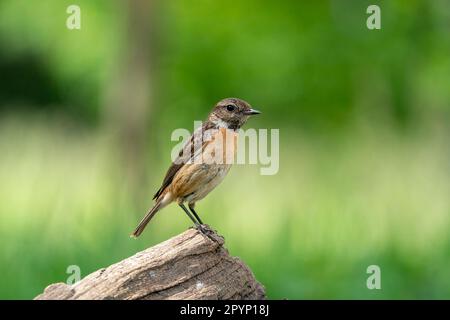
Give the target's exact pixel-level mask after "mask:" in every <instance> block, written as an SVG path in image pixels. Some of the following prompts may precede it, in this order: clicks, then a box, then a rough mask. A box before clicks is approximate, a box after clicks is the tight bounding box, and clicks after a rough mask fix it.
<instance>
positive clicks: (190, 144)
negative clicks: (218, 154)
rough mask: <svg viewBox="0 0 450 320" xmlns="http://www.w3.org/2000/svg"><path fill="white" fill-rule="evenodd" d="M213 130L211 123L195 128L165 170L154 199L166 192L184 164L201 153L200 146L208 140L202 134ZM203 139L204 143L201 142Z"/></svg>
mask: <svg viewBox="0 0 450 320" xmlns="http://www.w3.org/2000/svg"><path fill="white" fill-rule="evenodd" d="M212 128H214V124H213V123H211V122H209V121H208V122H205V123H203V125H202V126H201V127H199V128H197V129H196V130H195V131H194V133H193V134H192V135H191V137H190V139H189V140H188V141H187V142H186V143H185V144H184V146H183V148H182V149H181V150H180V153H179V154H178V157H177V158H176V159H175V161H174V162H172V165H171V166H170V167H169V170H167V173H166V176H165V177H164V180H163V183H162V185H161V187H160V188H159V190H158V191H157V192H156V193H155V195H154V196H153V200H154V199H158V197H159V196H160V195H161V194H162V193H163V192H164V190H166V188H167V187H168V186H169V185H170V183H171V182H172V180H173V178H174V177H175V175H176V174H177V172H178V171H179V170H180V169H181V168H182V167H183V166H184V164H185V163H187V162H189V160H191V159H193V158H194V157H195V155H196V154H197V153H198V152H199V151H201V149H202V145H203V144H204V143H205V141H206V140H208V138H207V137H203V134H204V133H205V132H207V130H209V129H212ZM203 139H204V140H205V141H203Z"/></svg>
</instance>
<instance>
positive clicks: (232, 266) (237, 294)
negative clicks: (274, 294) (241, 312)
mask: <svg viewBox="0 0 450 320" xmlns="http://www.w3.org/2000/svg"><path fill="white" fill-rule="evenodd" d="M223 244H224V240H223V238H222V237H220V236H219V235H217V233H215V232H213V231H210V233H209V234H208V236H206V235H203V234H201V233H200V232H199V231H197V230H194V229H189V230H187V231H186V232H184V233H182V234H180V235H178V236H175V237H173V238H171V239H169V240H167V241H165V242H163V243H160V244H158V245H156V246H154V247H151V248H148V249H146V250H144V251H141V252H139V253H137V254H135V255H134V256H132V257H129V258H127V259H125V260H123V261H121V262H118V263H116V264H113V265H111V266H109V267H107V268H103V269H100V270H98V271H96V272H94V273H92V274H90V275H88V276H87V277H85V278H84V279H82V280H81V281H79V282H78V283H76V284H74V285H67V284H64V283H56V284H52V285H50V286H48V287H47V288H46V289H45V291H44V292H43V293H42V294H40V295H39V296H37V297H36V298H35V299H58V300H59V299H61V300H69V299H129V300H139V299H144V300H145V299H264V298H265V291H264V287H263V286H262V285H261V284H260V283H258V282H257V281H256V279H255V278H254V276H253V274H252V272H251V271H250V269H249V268H248V267H247V266H246V265H245V264H244V263H243V262H242V261H241V260H240V259H238V258H236V257H231V256H230V255H229V254H228V251H227V249H225V248H224V247H223Z"/></svg>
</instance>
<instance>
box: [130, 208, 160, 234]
mask: <svg viewBox="0 0 450 320" xmlns="http://www.w3.org/2000/svg"><path fill="white" fill-rule="evenodd" d="M165 205H166V204H165V203H164V202H163V201H162V200H159V201H157V202H156V203H155V205H154V206H153V208H151V209H150V211H149V212H147V214H146V215H145V216H144V218H143V219H142V220H141V222H139V224H138V226H137V227H136V229H135V230H134V231H133V233H132V234H131V237H133V238H137V237H139V236H140V235H141V233H142V231H144V229H145V227H146V226H147V224H148V223H149V222H150V220H151V219H152V218H153V216H154V215H155V214H156V213H157V212H158V211H159V210H161V209H162V208H163V207H165Z"/></svg>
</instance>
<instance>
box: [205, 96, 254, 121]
mask: <svg viewBox="0 0 450 320" xmlns="http://www.w3.org/2000/svg"><path fill="white" fill-rule="evenodd" d="M260 113H261V112H259V111H258V110H255V109H252V106H251V105H250V104H249V103H248V102H246V101H244V100H241V99H238V98H226V99H223V100H221V101H219V102H218V103H217V104H216V105H215V106H214V109H213V110H212V111H211V113H210V114H209V117H208V120H209V121H211V122H212V123H214V124H215V125H217V126H219V127H225V128H229V129H239V128H240V127H241V126H243V125H244V124H245V122H246V121H247V120H248V118H249V117H250V116H252V115H255V114H260Z"/></svg>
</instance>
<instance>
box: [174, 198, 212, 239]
mask: <svg viewBox="0 0 450 320" xmlns="http://www.w3.org/2000/svg"><path fill="white" fill-rule="evenodd" d="M178 205H179V206H180V207H181V209H183V210H184V212H186V214H187V215H188V217H189V218H190V219H191V220H192V222H194V224H195V228H196V229H198V230H200V232H201V233H203V234H206V230H205V229H204V228H203V227H202V225H201V224H200V223H199V222H198V221H197V220H195V218H194V217H193V216H192V214H191V213H190V212H189V210H188V209H187V208H186V206H185V205H184V204H183V203H179V204H178Z"/></svg>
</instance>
